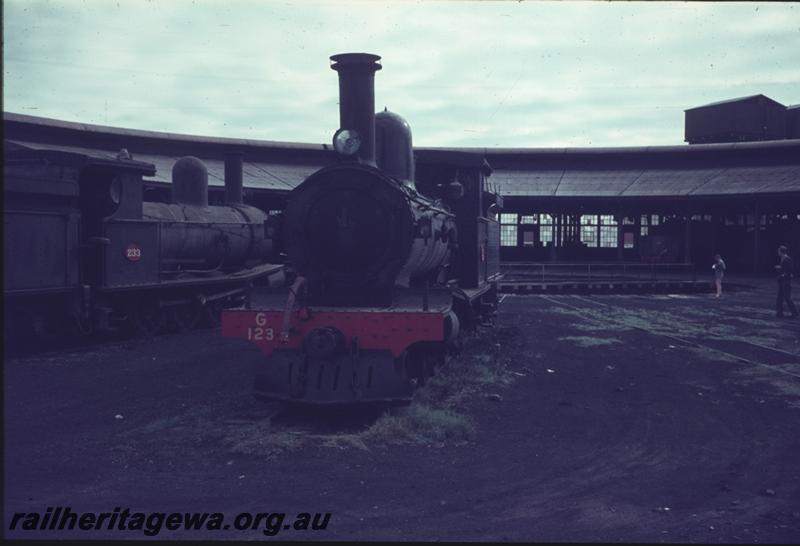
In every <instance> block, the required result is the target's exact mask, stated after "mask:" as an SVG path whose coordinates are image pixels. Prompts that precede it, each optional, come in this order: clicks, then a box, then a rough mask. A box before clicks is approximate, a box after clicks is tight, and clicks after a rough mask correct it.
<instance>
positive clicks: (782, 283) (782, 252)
mask: <svg viewBox="0 0 800 546" xmlns="http://www.w3.org/2000/svg"><path fill="white" fill-rule="evenodd" d="M778 256H780V259H781V263H780V264H778V265H776V266H775V269H776V270H777V271H778V298H777V300H776V302H775V315H776V316H778V317H782V316H783V302H784V301H785V302H786V306H787V307H788V308H789V312H790V313H791V314H792V318H797V308H796V307H795V306H794V302H793V301H792V269H793V267H794V264H793V263H792V258H791V257H790V256H789V254H788V253H787V250H786V247H785V246H783V245H781V246H779V247H778Z"/></svg>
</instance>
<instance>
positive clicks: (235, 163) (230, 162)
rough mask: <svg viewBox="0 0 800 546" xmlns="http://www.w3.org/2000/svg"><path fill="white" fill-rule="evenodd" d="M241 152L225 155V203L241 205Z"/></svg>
mask: <svg viewBox="0 0 800 546" xmlns="http://www.w3.org/2000/svg"><path fill="white" fill-rule="evenodd" d="M242 155H243V154H242V152H231V153H228V154H225V203H226V204H227V205H241V204H242Z"/></svg>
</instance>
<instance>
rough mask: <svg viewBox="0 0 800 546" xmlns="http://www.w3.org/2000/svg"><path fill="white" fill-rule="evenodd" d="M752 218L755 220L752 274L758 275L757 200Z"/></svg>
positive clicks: (758, 233) (758, 221)
mask: <svg viewBox="0 0 800 546" xmlns="http://www.w3.org/2000/svg"><path fill="white" fill-rule="evenodd" d="M753 218H754V219H755V226H754V229H753V273H758V256H759V253H760V243H761V241H760V239H761V236H760V233H761V207H759V206H758V199H756V200H755V201H754V202H753Z"/></svg>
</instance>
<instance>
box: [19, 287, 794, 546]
mask: <svg viewBox="0 0 800 546" xmlns="http://www.w3.org/2000/svg"><path fill="white" fill-rule="evenodd" d="M772 298H773V295H772V285H771V284H762V285H760V286H759V287H758V288H757V289H756V290H750V291H743V292H737V293H735V294H729V295H728V294H726V295H725V297H723V298H722V299H720V300H716V299H714V298H711V297H709V296H708V295H686V296H680V295H673V296H668V295H662V296H647V297H641V296H588V297H573V296H552V297H549V296H548V297H541V296H506V297H505V298H504V300H503V303H502V304H501V312H500V315H499V319H498V322H499V327H500V329H501V330H502V332H503V333H504V334H503V336H501V337H499V338H498V337H497V336H496V335H494V334H492V333H484V334H482V336H483V337H479V338H476V339H478V342H479V343H478V346H479V345H480V342H484V343H485V344H486V345H487V346H488V345H491V346H492V347H493V349H492V351H491V364H492V365H496V366H502V367H504V368H505V369H507V370H510V372H511V373H510V375H511V377H513V379H514V381H513V382H512V383H510V384H499V383H498V384H496V385H491V384H489V385H487V386H484V388H483V389H482V390H479V391H475V392H473V393H472V394H471V395H469V396H465V397H462V399H461V401H460V402H459V404H458V406H457V407H455V408H454V410H456V411H457V412H458V413H459V415H463V416H465V417H466V418H468V419H469V420H470V421H471V423H472V424H473V425H474V431H475V432H474V434H472V435H471V436H470V437H469V438H467V439H460V440H458V441H455V440H452V441H450V440H445V441H427V442H426V441H422V442H417V443H405V444H398V445H395V444H387V443H385V442H376V441H370V440H369V439H368V438H366V439H365V437H364V436H363V435H359V433H360V431H363V430H364V429H366V428H367V427H369V426H370V425H371V424H372V423H374V422H375V420H376V419H377V417H378V415H379V414H380V412H379V411H377V410H374V409H369V410H361V411H359V412H357V413H353V412H349V413H346V414H345V413H342V414H338V413H333V414H332V413H331V412H326V413H323V414H320V413H318V412H317V413H308V412H305V413H299V414H298V413H294V414H292V413H287V412H284V413H283V414H276V412H277V411H278V409H279V407H278V406H276V405H274V404H264V403H261V402H258V401H256V400H254V399H253V398H252V397H251V395H250V390H249V389H250V382H251V379H252V374H253V366H255V365H257V364H258V363H259V362H260V361H261V355H260V353H259V352H258V351H257V350H256V349H255V348H254V347H252V346H250V345H248V344H247V343H246V342H244V341H241V340H232V339H225V338H222V337H221V336H220V335H219V333H218V332H214V331H205V332H197V333H192V334H190V335H183V336H177V335H175V336H163V337H158V338H155V339H153V340H136V341H127V342H113V343H107V344H103V345H95V346H92V347H86V348H83V349H80V350H75V351H72V352H62V353H59V354H52V353H51V354H38V355H33V356H26V357H19V358H14V359H9V360H6V362H5V368H4V371H5V375H4V380H5V385H4V388H5V408H4V409H5V448H4V454H5V499H4V500H5V515H4V518H5V534H6V536H7V537H14V538H56V537H59V538H67V537H69V538H93V539H99V538H137V539H138V538H146V537H143V534H142V532H141V531H138V532H137V531H109V530H93V531H83V532H81V531H77V530H76V531H73V532H71V533H70V532H60V533H59V532H57V531H25V530H21V529H19V528H18V529H17V530H14V531H9V525H10V522H11V519H12V516H13V514H14V513H15V512H31V511H39V512H44V511H45V509H46V508H47V507H55V506H70V507H71V508H72V510H73V511H89V510H94V511H98V512H109V511H112V510H113V509H114V508H115V507H121V508H130V510H131V511H142V512H173V511H179V512H186V511H201V512H202V511H206V512H223V513H224V514H225V515H226V518H230V520H232V519H233V517H234V516H235V515H236V514H238V513H240V512H244V511H249V512H253V513H256V512H286V513H288V514H290V515H291V516H292V517H293V516H294V514H296V513H300V512H330V513H331V518H330V521H329V524H328V526H327V529H325V530H320V531H295V530H283V531H281V532H280V533H279V534H278V535H277V537H276V538H279V539H286V540H295V539H302V540H309V539H311V540H315V539H322V540H401V541H405V540H427V541H431V540H482V541H536V542H546V541H561V542H564V541H566V542H585V541H588V542H594V541H604V542H611V541H614V542H619V541H622V542H743V543H753V542H789V543H797V542H798V541H800V324H798V323H792V322H790V321H788V320H784V321H777V320H776V319H774V318H773V317H772V315H771V312H770V311H771V307H770V306H771V304H772V301H773V300H772ZM493 335H494V337H493ZM481 340H482V341H481ZM679 340H683V341H684V342H682V341H679ZM496 344H499V346H497V345H496ZM767 347H773V348H777V349H780V350H781V351H782V352H775V351H770V350H769V349H768V348H767ZM731 355H732V356H731ZM465 357H469V355H466V356H465ZM742 358H744V359H745V360H742ZM488 395H499V396H488ZM230 520H228V519H226V521H230ZM18 527H19V526H18ZM157 538H162V539H163V538H171V539H197V538H204V539H250V540H263V539H264V538H265V536H264V534H263V533H262V532H261V529H256V530H247V531H234V530H232V529H229V530H227V531H213V530H205V531H168V530H167V529H163V530H162V531H161V532H160V534H158V537H157Z"/></svg>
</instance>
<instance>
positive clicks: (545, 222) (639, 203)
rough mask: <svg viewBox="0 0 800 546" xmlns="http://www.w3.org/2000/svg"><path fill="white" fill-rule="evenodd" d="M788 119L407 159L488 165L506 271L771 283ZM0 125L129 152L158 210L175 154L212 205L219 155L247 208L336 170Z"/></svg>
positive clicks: (793, 150) (218, 144)
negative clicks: (615, 267)
mask: <svg viewBox="0 0 800 546" xmlns="http://www.w3.org/2000/svg"><path fill="white" fill-rule="evenodd" d="M797 112H798V109H797V107H796V106H795V107H788V108H787V107H784V106H783V105H780V104H779V103H776V102H775V101H773V100H771V99H769V98H767V97H763V95H756V96H754V97H744V98H742V99H735V100H733V101H723V102H721V103H713V104H710V105H706V106H703V107H698V108H692V109H688V110H686V140H687V142H689V143H690V144H688V145H678V146H646V147H617V148H415V156H416V162H417V165H418V168H419V174H420V176H424V175H425V172H434V171H435V169H432V168H431V167H436V166H440V167H441V166H448V165H449V166H451V167H452V169H450V171H447V172H456V171H457V170H458V166H459V163H462V162H464V161H465V158H471V159H468V161H473V162H474V161H481V162H482V161H483V160H485V161H487V162H488V164H489V165H490V166H491V168H492V175H491V177H490V181H491V183H492V184H493V185H494V186H495V187H496V188H497V190H498V191H499V193H500V195H501V196H502V197H503V201H504V203H503V206H502V212H500V220H501V244H502V246H501V256H500V258H501V260H502V261H505V262H520V261H525V262H560V263H563V262H642V261H660V262H673V263H695V264H703V265H704V264H705V263H706V262H709V263H710V259H711V256H712V255H713V254H714V253H717V252H719V253H721V254H723V256H725V259H726V261H727V262H728V265H729V268H731V269H734V270H738V271H749V272H768V271H771V270H772V265H773V264H774V261H775V248H776V247H777V246H778V245H779V244H785V245H787V246H789V247H790V248H791V249H793V250H794V252H795V253H800V135H798V133H797V126H798V124H797V119H796V118H797ZM731 116H733V117H734V118H735V119H733V121H732V120H731V119H730V118H731ZM3 123H4V129H5V136H4V155H6V156H8V155H9V154H13V153H15V151H18V150H26V149H42V148H50V149H60V150H65V151H71V152H77V153H83V154H86V155H87V156H91V157H100V158H102V157H108V158H112V157H116V155H117V154H118V153H119V152H120V150H121V149H122V148H125V149H126V150H127V151H128V152H129V153H130V154H132V156H133V158H134V159H137V160H140V161H145V162H148V163H152V164H153V165H155V167H156V174H155V176H153V177H150V178H148V179H147V182H146V189H145V198H146V199H149V200H154V201H158V200H165V199H166V197H167V196H168V195H169V184H170V172H171V169H172V165H173V164H174V162H175V161H176V160H177V159H178V158H179V157H182V156H184V155H194V156H197V157H199V158H201V159H202V160H203V162H204V163H205V164H206V166H207V167H208V184H209V199H210V202H211V203H212V204H214V203H217V202H218V203H222V202H223V201H224V178H225V177H224V169H225V167H224V164H225V156H226V155H228V154H230V153H232V152H238V153H242V154H243V165H244V168H243V183H244V188H245V189H244V199H245V201H246V202H248V203H249V204H253V205H255V206H258V207H260V208H263V209H265V210H275V209H281V208H282V207H283V204H284V199H285V195H286V194H287V193H288V191H289V190H291V189H292V188H293V187H295V186H296V185H297V184H299V183H300V182H301V181H302V180H303V179H305V178H306V177H307V176H308V175H310V174H311V173H313V172H314V171H315V170H317V169H318V168H320V167H322V166H324V165H327V164H330V163H331V162H333V161H335V155H334V153H333V151H332V150H331V147H330V146H329V145H327V144H299V143H288V142H272V141H261V140H245V139H231V138H215V137H199V136H190V135H179V134H170V133H162V132H153V131H141V130H133V129H121V128H113V127H103V126H97V125H89V124H83V123H73V122H65V121H60V120H54V119H47V118H41V117H34V116H27V115H21V114H14V113H4V114H3ZM759 124H760V125H759ZM758 127H761V130H760V132H759V130H757V129H758ZM754 128H755V129H754ZM767 139H770V140H767ZM693 142H695V143H693ZM439 172H441V171H439ZM656 243H657V244H656ZM703 269H705V267H704V268H703Z"/></svg>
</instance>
